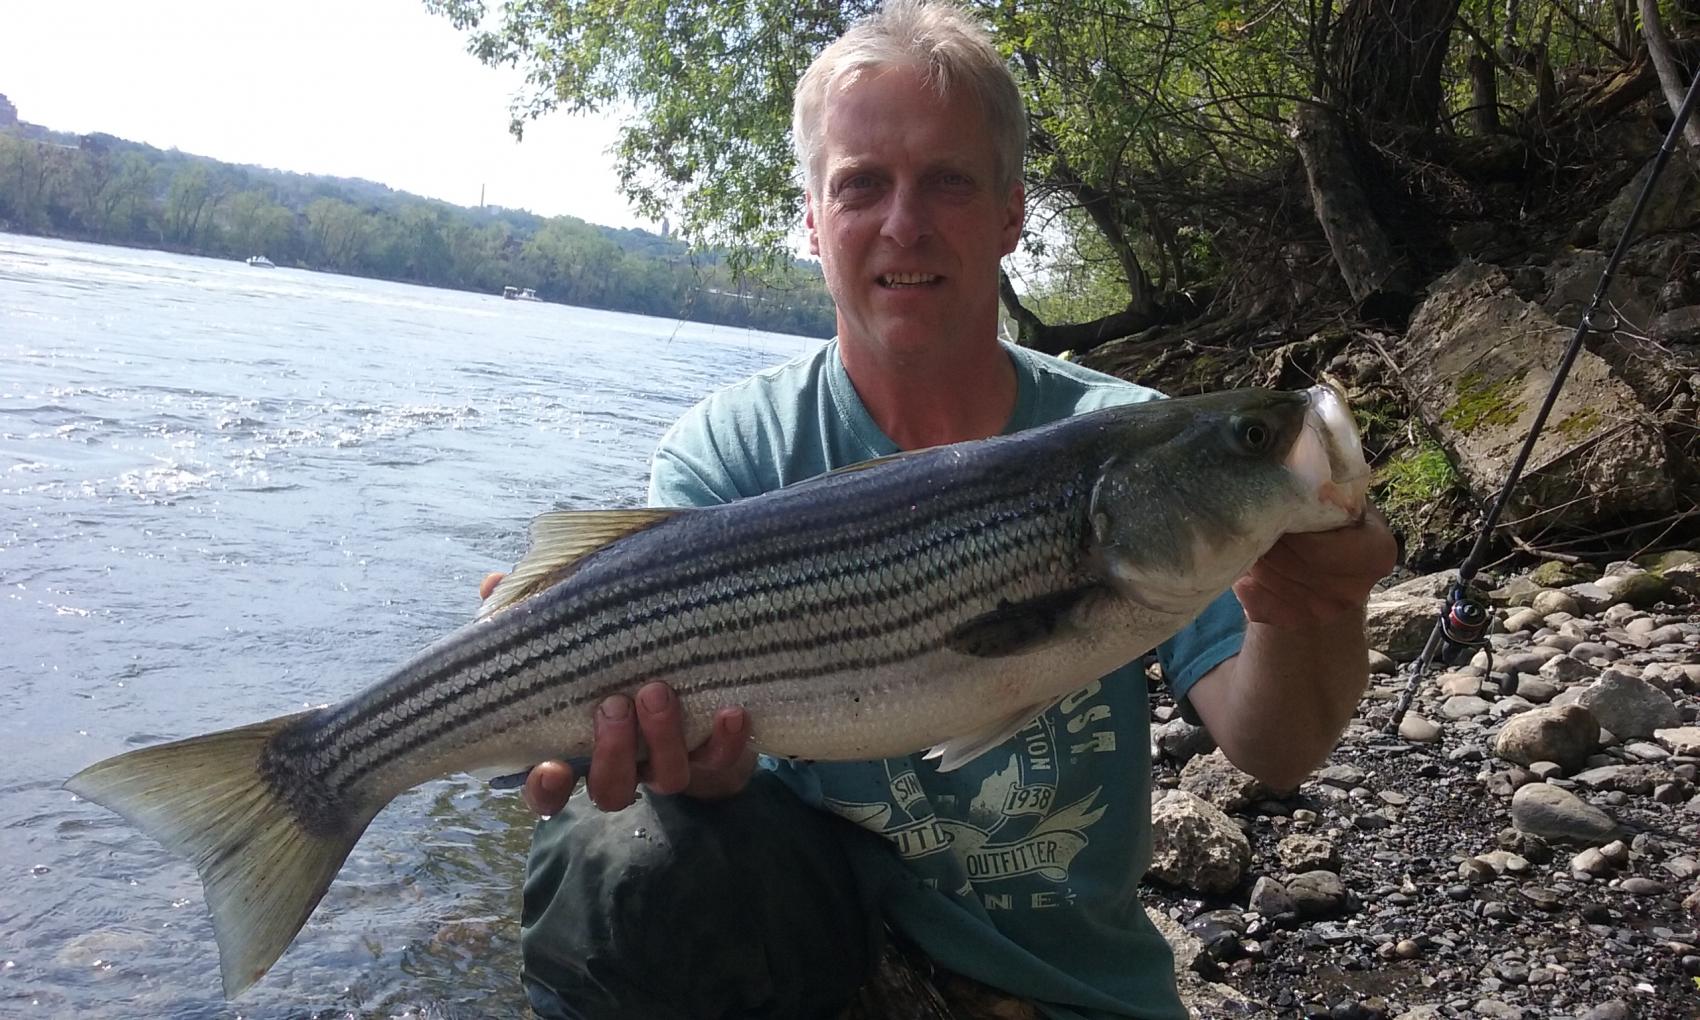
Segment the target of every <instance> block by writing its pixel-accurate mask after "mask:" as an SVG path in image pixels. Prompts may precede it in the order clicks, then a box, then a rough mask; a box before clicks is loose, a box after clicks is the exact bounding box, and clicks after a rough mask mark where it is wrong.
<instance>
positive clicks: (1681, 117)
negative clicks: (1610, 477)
mask: <svg viewBox="0 0 1700 1020" xmlns="http://www.w3.org/2000/svg"><path fill="white" fill-rule="evenodd" d="M1696 96H1700V74H1696V75H1695V76H1694V80H1693V81H1691V82H1689V84H1688V93H1687V95H1686V96H1684V97H1683V100H1682V105H1681V106H1680V107H1679V108H1678V109H1677V111H1676V119H1675V120H1673V121H1672V122H1671V126H1670V130H1669V131H1668V132H1666V134H1665V141H1664V144H1663V145H1661V146H1659V151H1658V154H1657V155H1656V156H1654V157H1653V167H1652V169H1651V171H1649V172H1648V174H1647V180H1646V182H1645V183H1644V184H1642V186H1641V193H1640V194H1639V195H1637V196H1636V198H1635V206H1634V208H1633V209H1631V210H1630V212H1629V220H1628V222H1626V223H1625V224H1624V225H1623V233H1622V234H1620V235H1619V236H1618V239H1617V247H1616V248H1615V249H1614V250H1613V251H1612V253H1611V258H1610V259H1608V260H1606V267H1605V270H1604V271H1603V272H1601V273H1600V282H1599V286H1597V287H1595V288H1594V296H1593V297H1592V298H1590V299H1589V300H1588V306H1587V308H1585V309H1583V311H1582V317H1581V319H1580V320H1579V321H1578V322H1577V324H1576V334H1575V335H1574V336H1572V337H1571V338H1570V345H1569V346H1568V347H1566V348H1565V350H1564V356H1563V357H1562V358H1560V359H1559V362H1558V370H1557V371H1555V372H1554V373H1553V377H1552V385H1551V386H1548V387H1547V393H1546V397H1545V399H1543V400H1542V401H1541V408H1540V410H1539V411H1538V412H1536V414H1535V420H1534V423H1533V424H1531V425H1530V426H1529V433H1528V435H1527V436H1525V437H1524V439H1523V448H1522V449H1521V450H1519V451H1518V452H1517V459H1516V460H1514V461H1512V463H1511V470H1510V471H1509V472H1508V473H1507V474H1506V478H1505V485H1504V486H1503V487H1501V489H1500V490H1499V496H1498V498H1496V499H1495V500H1494V503H1493V506H1492V508H1490V509H1489V510H1488V513H1487V516H1486V518H1484V519H1483V521H1482V525H1481V531H1480V532H1479V533H1477V535H1476V541H1475V544H1474V545H1473V546H1472V547H1471V549H1470V552H1469V555H1467V556H1465V557H1464V562H1462V563H1460V564H1459V565H1458V580H1456V581H1454V582H1453V584H1452V586H1451V588H1450V590H1448V592H1447V594H1446V604H1445V605H1444V606H1443V607H1442V608H1441V610H1440V615H1439V617H1438V619H1436V620H1435V623H1434V629H1433V630H1432V631H1430V632H1429V636H1428V641H1427V642H1426V643H1425V644H1424V645H1423V650H1422V653H1421V654H1419V655H1418V656H1417V658H1416V661H1414V662H1412V663H1411V671H1410V676H1409V677H1408V678H1407V679H1406V681H1405V689H1404V691H1403V692H1402V693H1401V694H1400V695H1399V702H1398V704H1397V705H1395V706H1394V708H1393V715H1392V717H1391V718H1390V719H1388V721H1387V727H1386V732H1387V733H1397V732H1398V730H1399V724H1400V723H1401V722H1403V721H1404V719H1405V713H1406V712H1408V711H1410V708H1411V702H1412V701H1413V700H1415V698H1416V696H1417V689H1418V688H1419V687H1421V686H1422V682H1423V678H1424V677H1425V676H1427V675H1428V671H1429V667H1430V666H1431V665H1432V664H1433V663H1434V659H1435V656H1436V655H1438V654H1441V653H1442V652H1444V653H1445V655H1446V658H1447V659H1449V660H1451V659H1454V658H1455V657H1457V656H1459V655H1461V654H1462V653H1463V652H1465V651H1467V650H1469V649H1471V648H1480V649H1482V650H1483V651H1484V652H1486V653H1487V655H1488V669H1489V670H1490V671H1491V670H1492V668H1493V653H1492V651H1491V650H1490V649H1489V648H1488V647H1487V635H1488V628H1489V627H1490V626H1491V625H1492V623H1493V611H1492V609H1491V608H1490V607H1489V605H1488V602H1487V599H1486V596H1485V593H1483V592H1480V591H1477V590H1476V589H1475V588H1474V587H1473V586H1472V584H1471V582H1472V581H1474V580H1475V577H1476V572H1477V571H1478V570H1480V569H1481V566H1482V563H1483V562H1484V560H1485V559H1486V557H1487V550H1488V545H1489V543H1490V542H1491V541H1492V538H1493V531H1494V528H1495V527H1497V526H1498V524H1499V517H1500V515H1501V514H1502V513H1504V511H1505V507H1506V504H1507V503H1509V502H1510V501H1511V491H1512V490H1513V489H1515V488H1516V487H1517V483H1518V481H1519V480H1521V478H1522V475H1523V468H1524V466H1525V465H1527V464H1528V462H1529V456H1530V454H1532V453H1533V452H1534V449H1535V440H1536V439H1538V438H1540V434H1541V429H1542V428H1544V427H1545V426H1546V422H1547V415H1548V414H1550V413H1551V412H1552V407H1553V404H1554V403H1556V402H1557V400H1558V391H1559V390H1560V388H1562V387H1563V386H1564V380H1565V377H1566V376H1568V375H1569V374H1570V367H1571V365H1572V364H1574V363H1575V361H1576V356H1577V355H1578V354H1580V353H1581V352H1582V343H1583V341H1584V340H1586V339H1587V337H1588V334H1590V333H1602V334H1609V333H1614V332H1616V331H1617V328H1618V326H1619V322H1618V317H1617V314H1616V313H1615V312H1611V311H1606V312H1604V313H1602V312H1601V311H1600V304H1601V302H1603V301H1604V300H1605V296H1606V291H1607V290H1609V289H1610V288H1611V283H1612V277H1614V276H1615V275H1617V269H1618V266H1619V264H1620V263H1622V261H1623V257H1624V255H1625V254H1627V253H1628V251H1629V243H1630V241H1631V240H1632V239H1633V238H1634V236H1635V225H1636V224H1637V223H1638V222H1640V220H1641V213H1642V211H1643V210H1644V209H1645V208H1646V205H1647V201H1648V199H1649V198H1650V197H1651V196H1652V194H1653V188H1654V187H1655V186H1656V185H1657V184H1658V182H1659V177H1660V176H1661V175H1662V174H1663V173H1664V169H1665V164H1667V163H1669V162H1670V157H1671V155H1672V154H1673V153H1675V152H1676V144H1677V141H1678V139H1680V138H1681V137H1682V131H1683V128H1684V126H1685V125H1687V123H1688V118H1689V116H1690V115H1691V114H1692V113H1693V112H1694V104H1695V97H1696ZM1516 684H1517V677H1516V675H1515V674H1512V676H1511V679H1510V685H1509V686H1508V687H1506V688H1503V690H1504V691H1505V692H1506V693H1516V689H1517V688H1516Z"/></svg>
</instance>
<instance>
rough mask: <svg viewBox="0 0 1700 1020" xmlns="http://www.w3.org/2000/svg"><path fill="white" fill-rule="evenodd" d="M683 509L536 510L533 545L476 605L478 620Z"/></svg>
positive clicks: (544, 587)
mask: <svg viewBox="0 0 1700 1020" xmlns="http://www.w3.org/2000/svg"><path fill="white" fill-rule="evenodd" d="M683 512H684V511H682V510H678V509H655V508H642V509H635V510H551V511H549V512H548V513H543V514H538V515H537V516H536V517H535V518H533V519H532V522H531V543H530V547H529V548H527V549H526V551H525V555H524V556H523V557H521V558H520V561H519V562H518V563H516V564H514V568H513V570H511V571H509V572H508V576H507V577H504V578H503V579H502V583H501V584H498V585H497V586H496V590H495V591H493V592H491V593H490V597H489V598H487V599H485V600H484V604H483V605H481V606H479V607H478V619H480V620H484V619H488V618H490V617H492V616H494V615H496V614H497V613H499V612H501V611H502V610H504V609H509V608H512V607H513V606H516V605H518V604H519V603H521V602H524V601H525V600H526V599H528V598H530V597H532V596H533V595H536V594H538V593H539V592H543V591H546V590H548V589H550V588H552V587H554V586H555V585H557V584H559V583H560V582H561V581H563V580H565V579H566V578H567V577H569V576H570V575H571V574H572V572H573V570H574V569H575V568H576V567H577V566H578V562H579V561H580V560H582V559H584V558H585V557H586V556H588V555H590V554H591V553H593V552H595V551H596V550H598V549H601V548H602V547H604V546H606V545H609V544H610V543H612V542H614V541H616V540H617V539H621V538H625V537H626V536H627V535H632V534H636V533H637V532H639V531H642V530H644V529H645V528H653V527H654V526H655V525H657V524H660V523H661V522H662V521H665V520H667V519H669V518H671V517H673V516H675V515H677V514H680V513H683Z"/></svg>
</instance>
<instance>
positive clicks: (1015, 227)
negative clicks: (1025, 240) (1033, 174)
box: [1002, 181, 1027, 255]
mask: <svg viewBox="0 0 1700 1020" xmlns="http://www.w3.org/2000/svg"><path fill="white" fill-rule="evenodd" d="M1026 219H1027V189H1026V188H1025V187H1024V186H1023V185H1022V183H1021V182H1020V181H1016V182H1015V186H1014V187H1012V188H1010V189H1009V202H1008V203H1007V204H1006V205H1005V206H1004V223H1003V232H1002V233H1003V254H1005V255H1008V254H1009V253H1010V252H1012V251H1014V250H1015V248H1016V246H1017V245H1019V244H1020V243H1021V225H1022V223H1024V222H1026Z"/></svg>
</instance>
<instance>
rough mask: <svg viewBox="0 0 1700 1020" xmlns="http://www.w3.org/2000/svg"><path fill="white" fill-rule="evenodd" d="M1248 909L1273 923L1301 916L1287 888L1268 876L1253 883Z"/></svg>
mask: <svg viewBox="0 0 1700 1020" xmlns="http://www.w3.org/2000/svg"><path fill="white" fill-rule="evenodd" d="M1246 909H1247V910H1255V911H1257V912H1258V913H1259V914H1262V915H1263V916H1264V917H1267V918H1269V919H1270V920H1272V921H1287V920H1291V919H1293V918H1296V917H1298V914H1299V908H1298V904H1296V903H1294V902H1293V897H1292V896H1291V895H1290V894H1289V893H1288V892H1287V887H1286V886H1284V885H1282V884H1281V883H1280V882H1277V881H1275V880H1274V879H1273V878H1270V877H1269V876H1268V875H1264V876H1263V877H1261V878H1259V879H1258V880H1257V881H1256V882H1255V883H1253V885H1252V887H1251V897H1250V899H1248V900H1247V901H1246Z"/></svg>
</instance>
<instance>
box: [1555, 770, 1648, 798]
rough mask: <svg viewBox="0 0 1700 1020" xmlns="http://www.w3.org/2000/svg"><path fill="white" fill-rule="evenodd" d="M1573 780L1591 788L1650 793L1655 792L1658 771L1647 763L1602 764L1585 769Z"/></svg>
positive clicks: (1574, 776)
mask: <svg viewBox="0 0 1700 1020" xmlns="http://www.w3.org/2000/svg"><path fill="white" fill-rule="evenodd" d="M1570 779H1571V781H1572V782H1574V783H1576V784H1577V785H1579V786H1585V787H1587V788H1588V789H1590V790H1616V791H1619V792H1621V793H1635V794H1648V793H1652V792H1653V784H1654V783H1655V782H1657V773H1655V772H1654V771H1653V770H1652V769H1650V768H1648V767H1647V766H1645V765H1601V766H1599V767H1598V768H1591V769H1585V770H1583V771H1581V772H1578V773H1576V774H1575V775H1573V776H1571V777H1570Z"/></svg>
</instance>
